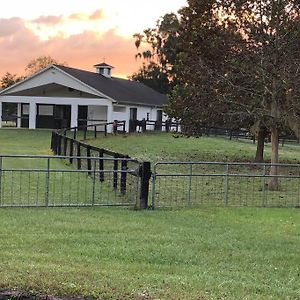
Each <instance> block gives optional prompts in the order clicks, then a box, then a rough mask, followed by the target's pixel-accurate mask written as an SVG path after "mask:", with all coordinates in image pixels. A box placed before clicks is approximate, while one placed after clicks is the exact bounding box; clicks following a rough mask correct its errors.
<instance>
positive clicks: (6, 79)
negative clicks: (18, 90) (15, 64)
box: [0, 72, 23, 89]
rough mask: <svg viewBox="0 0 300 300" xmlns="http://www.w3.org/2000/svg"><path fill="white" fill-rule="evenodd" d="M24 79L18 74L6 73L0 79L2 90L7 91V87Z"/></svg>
mask: <svg viewBox="0 0 300 300" xmlns="http://www.w3.org/2000/svg"><path fill="white" fill-rule="evenodd" d="M22 79H23V77H18V76H17V75H16V74H11V73H9V72H6V73H5V74H4V75H3V76H2V78H1V79H0V85H1V88H3V89H6V88H7V87H9V86H11V85H13V84H15V83H17V82H18V81H20V80H22Z"/></svg>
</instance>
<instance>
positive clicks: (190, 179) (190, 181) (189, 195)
mask: <svg viewBox="0 0 300 300" xmlns="http://www.w3.org/2000/svg"><path fill="white" fill-rule="evenodd" d="M192 177H193V165H192V164H190V175H189V187H188V202H189V203H188V204H189V205H191V194H192Z"/></svg>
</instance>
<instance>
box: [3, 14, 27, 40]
mask: <svg viewBox="0 0 300 300" xmlns="http://www.w3.org/2000/svg"><path fill="white" fill-rule="evenodd" d="M22 26H23V21H22V19H20V18H11V19H0V38H1V37H7V36H10V35H12V34H14V33H16V32H18V31H19V30H20V29H21V28H22Z"/></svg>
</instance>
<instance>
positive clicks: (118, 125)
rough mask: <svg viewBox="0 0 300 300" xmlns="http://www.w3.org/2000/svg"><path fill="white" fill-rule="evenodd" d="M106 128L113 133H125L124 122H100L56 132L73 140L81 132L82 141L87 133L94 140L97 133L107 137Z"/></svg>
mask: <svg viewBox="0 0 300 300" xmlns="http://www.w3.org/2000/svg"><path fill="white" fill-rule="evenodd" d="M108 126H112V131H113V133H117V132H118V133H123V134H125V132H126V121H118V120H115V121H114V122H102V123H96V124H90V125H82V126H77V127H70V128H63V129H60V130H59V131H58V132H59V133H60V134H62V135H64V136H72V137H73V139H74V140H76V139H77V137H78V134H79V132H83V139H84V140H85V139H86V138H87V135H88V133H92V134H93V137H94V138H97V135H98V133H104V135H105V136H107V133H108Z"/></svg>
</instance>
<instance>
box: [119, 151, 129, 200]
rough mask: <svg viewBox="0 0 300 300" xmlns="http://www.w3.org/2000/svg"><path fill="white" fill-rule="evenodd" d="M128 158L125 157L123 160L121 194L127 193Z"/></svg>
mask: <svg viewBox="0 0 300 300" xmlns="http://www.w3.org/2000/svg"><path fill="white" fill-rule="evenodd" d="M127 158H128V157H124V158H123V160H122V161H121V182H120V187H121V194H122V195H125V194H126V181H127V169H128V168H127Z"/></svg>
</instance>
